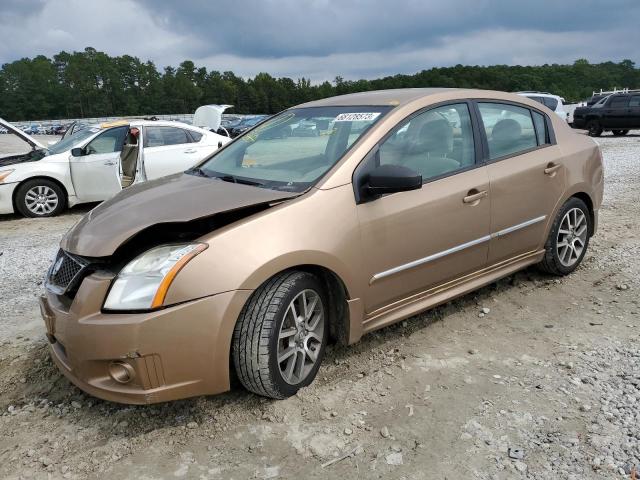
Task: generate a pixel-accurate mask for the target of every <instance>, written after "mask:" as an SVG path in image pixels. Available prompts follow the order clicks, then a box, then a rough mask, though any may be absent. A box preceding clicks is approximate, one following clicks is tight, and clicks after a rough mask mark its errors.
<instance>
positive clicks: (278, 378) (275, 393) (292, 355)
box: [232, 271, 329, 399]
mask: <svg viewBox="0 0 640 480" xmlns="http://www.w3.org/2000/svg"><path fill="white" fill-rule="evenodd" d="M327 305H328V303H327V297H326V294H325V292H324V288H323V287H322V284H321V283H320V281H319V280H318V279H317V278H316V277H315V276H314V275H311V274H309V273H306V272H299V271H290V272H285V273H282V274H279V275H276V276H275V277H273V278H272V279H270V280H268V281H267V282H266V283H265V284H263V285H262V286H261V287H260V288H258V289H257V290H256V291H255V292H254V293H253V294H252V295H251V298H250V299H249V301H248V302H247V304H246V305H245V306H244V308H243V309H242V312H241V313H240V318H239V319H238V322H237V323H236V326H235V329H234V332H233V343H232V356H233V363H234V366H235V369H236V373H237V375H238V378H239V380H240V382H241V383H242V385H243V386H244V387H245V388H246V389H247V390H249V391H251V392H254V393H257V394H258V395H263V396H265V397H271V398H279V399H281V398H287V397H290V396H291V395H294V394H295V393H296V392H297V391H298V390H299V389H300V388H302V387H305V386H307V385H309V384H310V383H311V382H312V381H313V379H314V378H315V376H316V374H317V373H318V369H319V368H320V363H321V362H322V357H323V355H324V349H325V346H326V344H327V337H328V335H329V325H328V318H327Z"/></svg>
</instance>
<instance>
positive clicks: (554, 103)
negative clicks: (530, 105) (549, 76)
mask: <svg viewBox="0 0 640 480" xmlns="http://www.w3.org/2000/svg"><path fill="white" fill-rule="evenodd" d="M517 93H518V95H520V96H522V97H527V98H530V99H531V100H535V101H536V102H540V103H541V104H543V105H544V106H546V107H549V108H550V109H551V110H553V111H554V112H555V114H556V115H558V116H559V117H560V118H561V119H563V120H564V121H568V119H569V114H568V113H567V112H566V111H565V109H564V105H563V102H564V98H562V97H559V96H558V95H552V94H551V93H549V92H517Z"/></svg>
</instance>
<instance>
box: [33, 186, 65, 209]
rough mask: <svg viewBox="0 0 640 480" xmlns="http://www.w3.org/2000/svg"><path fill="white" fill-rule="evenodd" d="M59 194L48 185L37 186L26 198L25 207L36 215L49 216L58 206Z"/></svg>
mask: <svg viewBox="0 0 640 480" xmlns="http://www.w3.org/2000/svg"><path fill="white" fill-rule="evenodd" d="M59 201H60V199H59V198H58V194H57V193H56V192H55V191H54V190H53V189H52V188H51V187H48V186H46V185H37V186H35V187H33V188H31V189H29V190H28V191H27V193H26V195H25V197H24V202H25V205H26V206H27V209H29V211H30V212H32V213H34V214H35V215H47V214H50V213H51V212H53V211H54V210H55V209H56V207H57V206H58V202H59Z"/></svg>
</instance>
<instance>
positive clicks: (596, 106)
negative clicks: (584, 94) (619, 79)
mask: <svg viewBox="0 0 640 480" xmlns="http://www.w3.org/2000/svg"><path fill="white" fill-rule="evenodd" d="M609 97H610V95H607V96H606V97H603V98H601V99H600V100H598V101H597V102H596V103H594V104H593V105H592V107H594V108H602V107H603V106H604V104H605V103H607V99H608V98H609Z"/></svg>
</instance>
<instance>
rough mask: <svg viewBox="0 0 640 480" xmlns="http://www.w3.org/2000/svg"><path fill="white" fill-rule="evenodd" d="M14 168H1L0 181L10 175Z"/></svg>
mask: <svg viewBox="0 0 640 480" xmlns="http://www.w3.org/2000/svg"><path fill="white" fill-rule="evenodd" d="M13 172H15V170H2V171H1V172H0V183H2V182H4V179H5V178H7V177H8V176H9V175H11V174H12V173H13Z"/></svg>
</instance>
